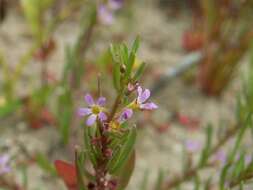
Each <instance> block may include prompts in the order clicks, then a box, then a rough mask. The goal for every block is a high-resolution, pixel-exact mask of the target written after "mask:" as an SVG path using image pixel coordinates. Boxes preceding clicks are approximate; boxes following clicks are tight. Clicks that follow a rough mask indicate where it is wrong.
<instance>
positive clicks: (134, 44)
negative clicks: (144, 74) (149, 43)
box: [131, 36, 140, 55]
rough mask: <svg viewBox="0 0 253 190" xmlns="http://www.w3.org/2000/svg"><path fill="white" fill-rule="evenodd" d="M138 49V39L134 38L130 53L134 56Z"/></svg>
mask: <svg viewBox="0 0 253 190" xmlns="http://www.w3.org/2000/svg"><path fill="white" fill-rule="evenodd" d="M139 47H140V37H139V36H138V37H136V39H135V41H134V43H133V46H132V49H131V52H132V53H133V54H134V55H135V54H136V53H137V51H138V49H139Z"/></svg>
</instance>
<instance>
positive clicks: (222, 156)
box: [214, 150, 227, 165]
mask: <svg viewBox="0 0 253 190" xmlns="http://www.w3.org/2000/svg"><path fill="white" fill-rule="evenodd" d="M226 160H227V156H226V153H225V152H224V151H223V150H219V151H218V152H217V153H216V154H215V155H214V161H217V162H218V163H220V164H222V165H224V164H225V163H226Z"/></svg>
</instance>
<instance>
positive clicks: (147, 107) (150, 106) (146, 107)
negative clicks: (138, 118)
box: [140, 102, 158, 110]
mask: <svg viewBox="0 0 253 190" xmlns="http://www.w3.org/2000/svg"><path fill="white" fill-rule="evenodd" d="M140 108H141V109H144V110H154V109H157V108H158V106H157V105H156V104H155V103H153V102H149V103H146V104H141V105H140Z"/></svg>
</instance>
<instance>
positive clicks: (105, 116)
mask: <svg viewBox="0 0 253 190" xmlns="http://www.w3.org/2000/svg"><path fill="white" fill-rule="evenodd" d="M98 118H99V119H100V121H105V120H107V115H106V114H105V112H100V113H99V114H98Z"/></svg>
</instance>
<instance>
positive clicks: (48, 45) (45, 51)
mask: <svg viewBox="0 0 253 190" xmlns="http://www.w3.org/2000/svg"><path fill="white" fill-rule="evenodd" d="M55 46H56V45H55V42H54V40H53V39H49V40H48V41H47V42H45V43H44V44H43V45H42V46H41V47H40V48H39V49H38V50H37V51H36V52H35V53H34V58H35V59H36V60H38V61H46V60H47V59H48V57H49V56H50V55H51V54H52V52H53V51H54V50H55Z"/></svg>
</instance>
